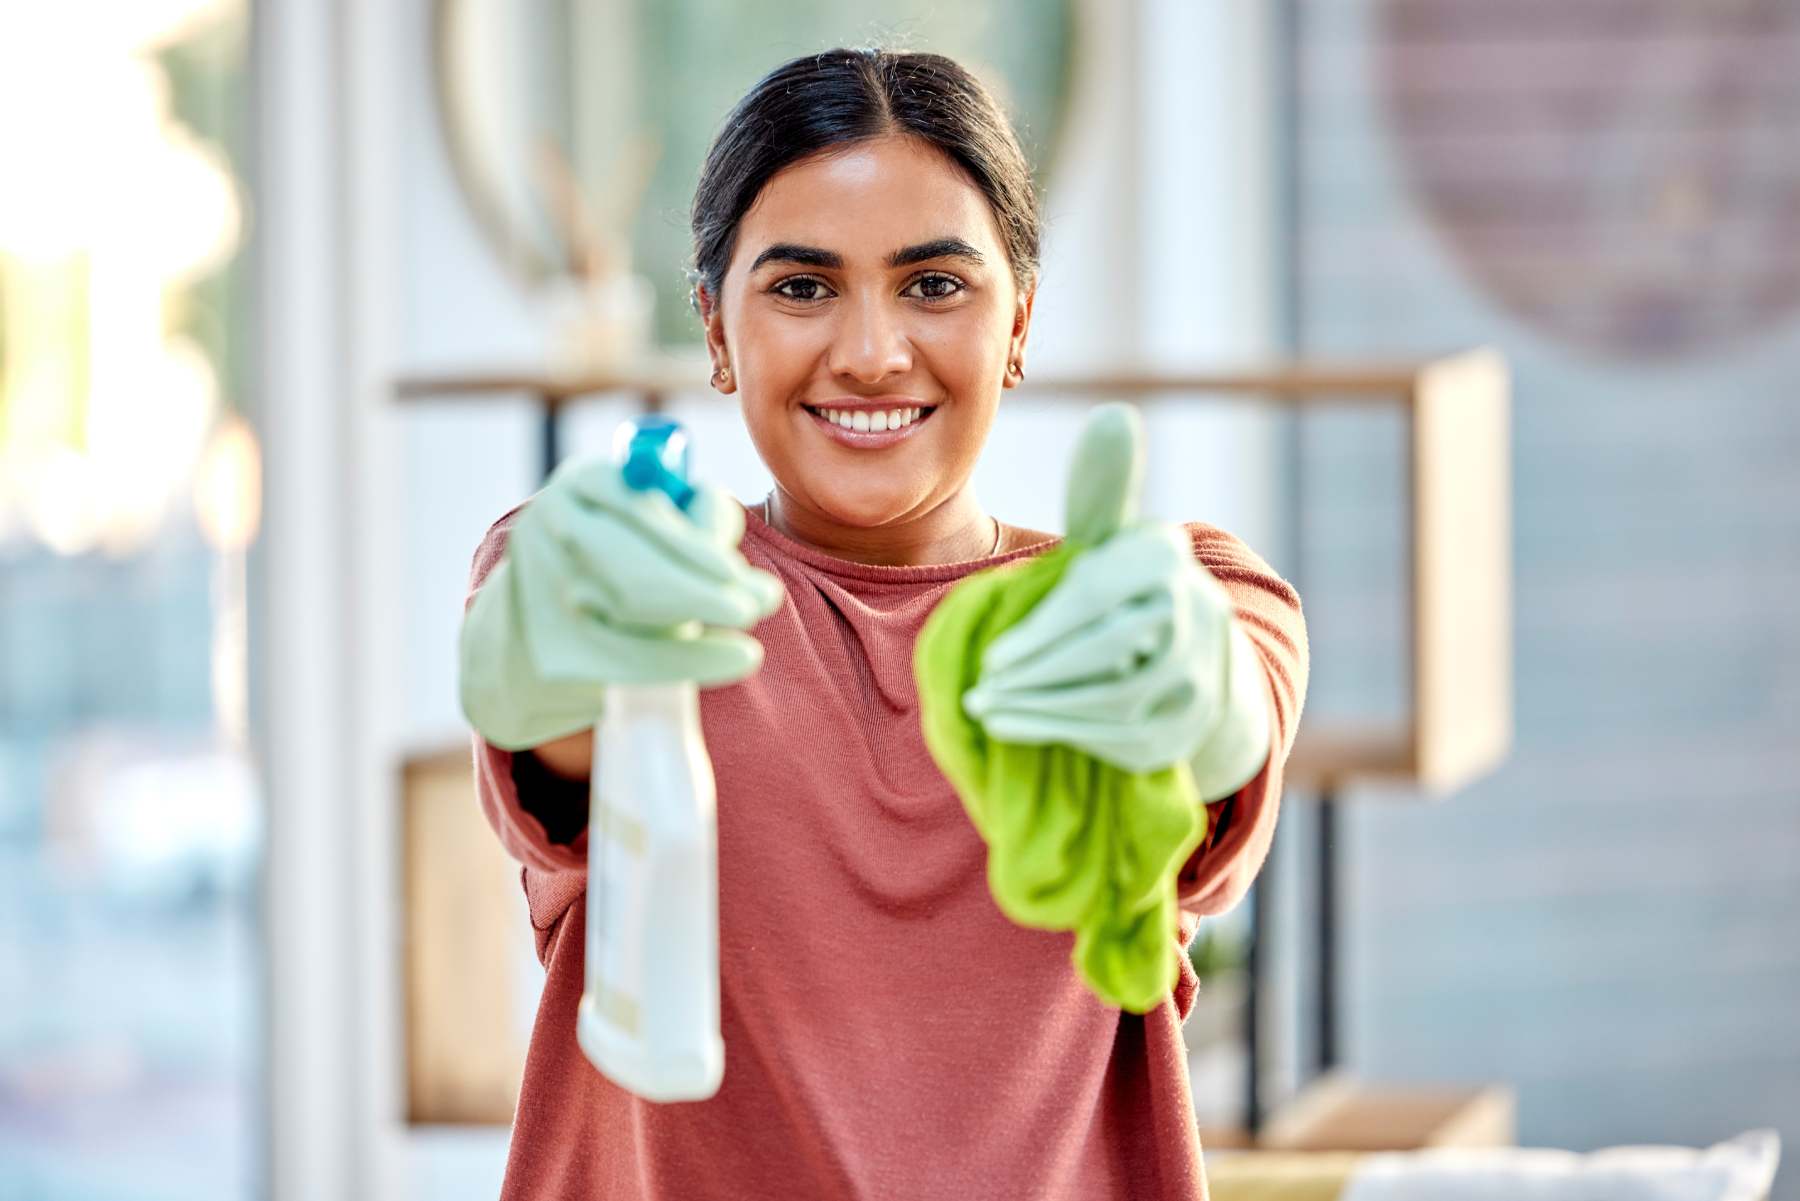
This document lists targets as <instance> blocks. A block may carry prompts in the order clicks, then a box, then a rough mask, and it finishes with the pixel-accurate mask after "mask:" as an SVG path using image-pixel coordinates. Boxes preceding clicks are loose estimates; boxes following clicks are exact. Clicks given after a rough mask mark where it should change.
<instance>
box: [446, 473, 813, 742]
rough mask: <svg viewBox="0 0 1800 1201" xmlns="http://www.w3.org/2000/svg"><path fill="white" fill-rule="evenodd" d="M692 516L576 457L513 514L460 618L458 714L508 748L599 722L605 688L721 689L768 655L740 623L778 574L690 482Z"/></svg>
mask: <svg viewBox="0 0 1800 1201" xmlns="http://www.w3.org/2000/svg"><path fill="white" fill-rule="evenodd" d="M694 490H695V496H694V499H693V501H692V502H691V503H690V504H689V506H688V509H687V511H686V512H683V511H682V510H681V509H679V508H677V507H676V505H675V503H674V502H673V501H671V500H670V499H669V497H668V496H667V495H666V494H664V493H663V492H662V491H660V490H657V489H649V490H646V491H642V492H640V491H636V490H634V489H632V488H631V487H630V486H628V485H627V484H626V483H625V481H624V479H623V477H622V476H621V474H620V471H619V468H618V466H617V465H616V464H614V463H612V462H611V461H609V460H605V459H600V458H587V459H577V460H568V461H565V462H564V463H563V464H561V465H560V466H559V467H558V468H557V469H556V471H554V472H553V473H552V474H551V476H550V479H549V481H548V482H547V483H546V484H545V485H544V488H543V490H542V491H540V492H539V493H538V494H537V495H536V496H534V497H532V499H531V500H530V502H529V503H527V504H526V505H525V507H524V508H523V509H522V510H521V511H520V513H519V516H518V517H517V518H516V519H515V521H514V523H513V526H512V529H511V531H510V534H509V536H508V538H507V543H506V550H505V553H504V555H503V556H502V558H501V560H500V562H499V563H497V564H495V566H494V568H493V570H492V571H491V572H490V573H489V574H488V576H487V578H486V580H485V581H484V582H483V584H482V586H481V588H480V590H479V591H478V592H477V593H476V595H475V599H474V600H473V601H472V602H470V605H469V608H468V611H467V613H466V614H465V615H464V618H463V624H462V632H461V637H460V647H459V651H460V654H459V658H460V672H461V675H460V682H459V692H460V699H461V703H462V709H463V715H464V716H465V717H466V718H467V719H468V721H469V724H470V725H471V726H472V727H473V728H474V729H475V730H476V731H477V732H479V733H480V734H481V735H482V737H484V738H486V739H487V740H488V741H489V742H492V743H493V744H494V745H495V746H498V747H500V748H502V749H503V750H515V751H516V750H521V749H524V748H526V747H531V746H537V745H539V744H540V743H544V742H548V741H550V740H551V739H554V738H560V737H562V736H564V735H567V734H571V733H574V732H575V731H577V730H580V729H583V728H585V727H588V726H591V725H593V724H594V722H595V721H596V720H597V719H598V718H599V716H600V710H601V705H602V703H603V696H604V689H605V687H606V686H607V685H609V684H650V683H667V682H672V681H677V680H691V681H693V682H694V683H696V684H701V685H706V684H722V683H728V682H731V681H733V680H738V679H742V678H743V677H744V676H747V675H749V674H750V673H751V672H753V671H755V670H756V669H757V667H758V666H760V665H761V663H762V644H761V643H760V642H758V641H757V640H756V639H755V638H754V637H753V636H751V635H750V634H749V633H747V632H743V631H746V630H747V629H748V628H749V627H750V626H752V625H754V624H755V623H756V622H758V621H760V620H762V619H763V618H764V617H766V616H768V615H769V614H770V613H772V612H774V611H775V609H776V608H777V607H779V606H780V604H781V599H782V596H783V592H782V587H781V581H780V580H779V579H777V578H776V577H775V576H774V575H772V574H771V573H769V572H767V571H763V570H761V569H759V568H756V567H752V566H751V565H750V564H749V563H748V562H747V561H746V560H745V559H744V557H743V555H742V554H741V553H740V552H739V551H738V549H737V545H738V541H739V539H741V538H742V537H743V533H744V514H743V511H742V510H741V509H740V508H739V507H738V505H737V503H736V502H735V501H734V500H733V499H732V498H731V497H730V496H729V495H728V494H726V493H724V492H722V491H719V490H718V489H715V488H712V487H710V486H707V485H705V484H696V485H695V486H694Z"/></svg>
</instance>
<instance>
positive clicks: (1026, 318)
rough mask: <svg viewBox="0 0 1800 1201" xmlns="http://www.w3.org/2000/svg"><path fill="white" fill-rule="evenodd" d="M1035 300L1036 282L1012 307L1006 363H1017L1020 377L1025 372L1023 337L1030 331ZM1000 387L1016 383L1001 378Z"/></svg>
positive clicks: (1013, 386) (1008, 378)
mask: <svg viewBox="0 0 1800 1201" xmlns="http://www.w3.org/2000/svg"><path fill="white" fill-rule="evenodd" d="M1036 299H1037V281H1036V280H1033V281H1032V282H1031V287H1029V288H1027V289H1026V290H1025V291H1024V292H1023V293H1021V294H1020V296H1019V299H1018V303H1017V304H1015V305H1014V306H1013V325H1012V336H1011V337H1010V338H1008V340H1007V343H1006V361H1007V362H1009V363H1017V364H1018V365H1019V372H1020V375H1021V377H1022V376H1023V374H1024V371H1025V337H1026V335H1027V334H1028V333H1029V332H1030V330H1031V306H1032V303H1033V302H1034V301H1035V300H1036ZM1000 382H1001V386H1002V387H1006V388H1015V387H1017V386H1018V381H1017V380H1015V379H1014V377H1013V376H1010V375H1007V376H1003V377H1002V379H1001V381H1000Z"/></svg>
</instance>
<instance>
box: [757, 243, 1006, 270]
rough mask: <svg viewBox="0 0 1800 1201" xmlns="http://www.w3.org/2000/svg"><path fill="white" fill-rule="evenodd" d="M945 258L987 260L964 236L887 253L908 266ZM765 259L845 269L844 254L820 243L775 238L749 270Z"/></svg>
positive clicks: (892, 263) (894, 264)
mask: <svg viewBox="0 0 1800 1201" xmlns="http://www.w3.org/2000/svg"><path fill="white" fill-rule="evenodd" d="M944 258H957V259H967V260H968V261H969V262H971V263H973V264H975V265H976V266H980V265H981V264H983V263H985V262H986V261H987V260H986V259H984V258H983V257H982V255H981V252H980V251H979V250H977V249H975V248H974V247H973V246H971V245H969V244H968V243H967V242H965V241H963V240H962V239H961V238H933V239H932V240H931V241H929V242H920V243H919V244H918V245H916V246H906V247H903V248H901V249H899V250H896V251H894V253H892V254H890V255H888V256H887V265H888V266H890V267H906V266H910V265H911V264H913V263H923V262H926V261H927V260H929V259H944ZM764 263H798V264H800V265H801V266H803V267H823V268H826V269H828V270H832V271H837V270H842V269H843V266H844V256H843V255H841V254H839V253H837V252H836V251H835V250H824V249H821V248H820V247H817V246H801V245H798V244H796V243H793V242H776V243H775V244H774V245H772V246H770V247H768V248H767V249H766V250H764V251H763V252H762V253H761V254H759V255H757V256H756V261H755V262H753V263H751V264H750V270H751V271H752V272H754V271H755V270H756V269H757V268H758V267H761V266H762V265H763V264H764Z"/></svg>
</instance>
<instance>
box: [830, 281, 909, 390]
mask: <svg viewBox="0 0 1800 1201" xmlns="http://www.w3.org/2000/svg"><path fill="white" fill-rule="evenodd" d="M840 311H841V312H843V314H844V317H843V322H842V324H841V325H839V327H838V330H837V335H836V337H835V338H833V339H832V343H831V360H830V366H831V370H832V373H833V374H834V375H840V376H848V377H849V378H851V379H854V380H857V381H858V382H860V383H864V384H878V383H880V382H881V381H882V380H884V379H886V378H887V377H888V376H890V375H894V374H896V373H900V374H904V373H905V372H907V371H908V370H910V369H911V368H912V347H911V345H910V344H909V342H908V341H907V338H906V330H905V328H904V326H903V323H902V321H901V317H900V314H898V313H895V312H894V311H893V306H892V305H891V304H889V303H888V302H887V300H886V298H885V297H881V296H866V295H865V296H863V297H862V298H860V299H857V300H852V301H849V302H847V303H846V304H845V305H844V306H843V308H842V309H841V310H840Z"/></svg>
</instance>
